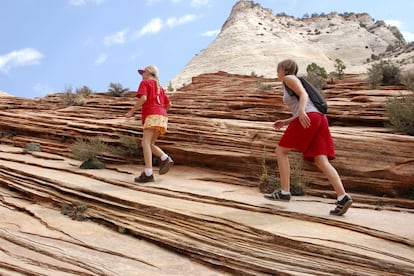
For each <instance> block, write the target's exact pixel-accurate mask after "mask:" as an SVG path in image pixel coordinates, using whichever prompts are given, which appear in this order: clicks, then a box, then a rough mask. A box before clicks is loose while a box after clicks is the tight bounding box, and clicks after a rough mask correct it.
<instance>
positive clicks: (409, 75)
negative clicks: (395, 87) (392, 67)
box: [401, 70, 414, 91]
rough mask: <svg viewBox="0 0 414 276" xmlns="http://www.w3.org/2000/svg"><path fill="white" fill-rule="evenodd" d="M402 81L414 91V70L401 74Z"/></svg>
mask: <svg viewBox="0 0 414 276" xmlns="http://www.w3.org/2000/svg"><path fill="white" fill-rule="evenodd" d="M401 82H402V84H404V86H405V87H407V89H409V90H411V91H414V70H411V71H408V72H405V73H403V74H401Z"/></svg>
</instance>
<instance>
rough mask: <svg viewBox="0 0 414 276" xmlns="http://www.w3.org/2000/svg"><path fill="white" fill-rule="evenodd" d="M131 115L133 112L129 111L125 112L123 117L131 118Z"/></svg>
mask: <svg viewBox="0 0 414 276" xmlns="http://www.w3.org/2000/svg"><path fill="white" fill-rule="evenodd" d="M132 116H134V112H132V111H129V112H128V113H127V114H125V117H127V118H131V117H132Z"/></svg>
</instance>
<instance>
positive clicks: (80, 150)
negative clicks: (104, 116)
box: [70, 136, 108, 161]
mask: <svg viewBox="0 0 414 276" xmlns="http://www.w3.org/2000/svg"><path fill="white" fill-rule="evenodd" d="M70 150H71V152H72V157H73V158H75V159H77V160H80V161H86V160H90V159H94V158H99V156H101V155H102V154H103V153H104V152H105V151H107V150H108V144H107V143H105V142H104V141H103V140H102V137H101V136H94V137H88V138H83V139H78V140H77V141H76V142H75V143H74V144H73V145H72V146H71V147H70Z"/></svg>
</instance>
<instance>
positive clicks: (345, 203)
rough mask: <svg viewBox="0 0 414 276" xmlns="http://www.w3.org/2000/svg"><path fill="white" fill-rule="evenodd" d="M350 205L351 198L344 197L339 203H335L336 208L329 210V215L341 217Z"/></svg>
mask: <svg viewBox="0 0 414 276" xmlns="http://www.w3.org/2000/svg"><path fill="white" fill-rule="evenodd" d="M351 205H352V198H351V197H350V196H349V195H345V197H344V198H343V199H342V200H341V201H337V202H336V208H335V209H334V210H331V211H330V212H329V213H330V214H331V215H335V216H342V215H343V214H345V213H346V211H347V210H348V208H349V207H351Z"/></svg>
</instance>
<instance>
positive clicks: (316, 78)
mask: <svg viewBox="0 0 414 276" xmlns="http://www.w3.org/2000/svg"><path fill="white" fill-rule="evenodd" d="M306 72H307V75H306V76H305V79H306V80H308V81H309V82H310V83H312V84H313V85H314V86H315V87H316V88H318V89H320V90H322V89H323V88H324V87H325V86H326V79H327V78H328V73H327V72H326V69H325V68H323V67H321V66H319V65H317V64H316V63H311V64H309V65H308V66H307V67H306Z"/></svg>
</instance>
